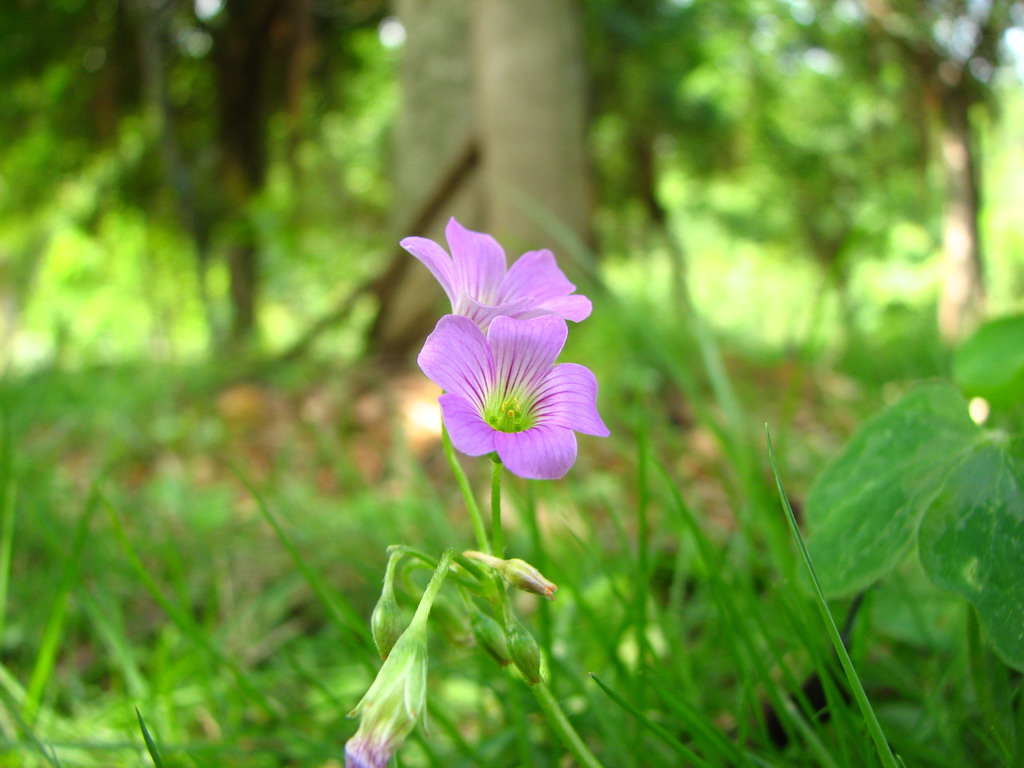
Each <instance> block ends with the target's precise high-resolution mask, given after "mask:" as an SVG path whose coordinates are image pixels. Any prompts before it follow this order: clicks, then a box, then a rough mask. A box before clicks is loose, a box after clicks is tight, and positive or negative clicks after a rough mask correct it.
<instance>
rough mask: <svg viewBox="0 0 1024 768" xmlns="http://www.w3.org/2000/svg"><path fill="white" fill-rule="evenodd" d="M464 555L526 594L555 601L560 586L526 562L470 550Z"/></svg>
mask: <svg viewBox="0 0 1024 768" xmlns="http://www.w3.org/2000/svg"><path fill="white" fill-rule="evenodd" d="M462 554H463V555H465V556H466V557H468V558H470V559H472V560H479V561H480V562H482V563H485V564H486V565H489V566H490V567H491V568H493V569H494V570H496V571H497V572H498V573H500V574H501V577H502V578H503V579H504V580H505V581H507V582H508V583H509V584H511V585H512V586H513V587H516V588H517V589H521V590H523V591H524V592H532V593H533V594H535V595H541V596H543V597H546V598H547V599H548V600H554V599H555V592H556V591H557V589H558V586H557V585H556V584H555V583H554V582H551V581H548V579H546V578H545V577H544V574H542V573H541V572H540V571H538V570H537V569H536V568H535V567H533V566H532V565H530V564H529V563H528V562H526V561H525V560H520V559H519V558H513V559H511V560H502V559H501V558H498V557H494V556H493V555H488V554H485V553H483V552H476V551H474V550H469V551H468V552H463V553H462Z"/></svg>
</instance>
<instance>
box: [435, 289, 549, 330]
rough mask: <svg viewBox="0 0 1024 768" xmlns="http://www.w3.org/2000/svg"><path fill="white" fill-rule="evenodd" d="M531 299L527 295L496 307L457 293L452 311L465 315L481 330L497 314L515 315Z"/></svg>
mask: <svg viewBox="0 0 1024 768" xmlns="http://www.w3.org/2000/svg"><path fill="white" fill-rule="evenodd" d="M532 303H533V302H532V300H531V299H530V297H529V296H524V297H523V298H521V299H516V300H515V301H510V302H506V303H505V304H499V305H498V306H496V307H492V306H490V305H487V304H481V303H480V302H479V301H476V300H475V299H474V298H472V297H471V296H467V295H466V294H465V293H462V294H460V295H459V300H458V302H456V304H455V308H454V310H453V311H454V312H455V314H457V315H465V316H466V317H468V318H469V319H470V320H472V321H473V322H474V323H476V324H477V325H478V326H480V328H481V329H482V330H485V331H486V330H487V329H488V327H490V325H491V321H492V320H494V318H496V317H498V316H499V315H510V316H515V315H516V314H517V313H519V312H521V311H523V310H524V309H526V308H527V307H529V306H530V305H531V304H532Z"/></svg>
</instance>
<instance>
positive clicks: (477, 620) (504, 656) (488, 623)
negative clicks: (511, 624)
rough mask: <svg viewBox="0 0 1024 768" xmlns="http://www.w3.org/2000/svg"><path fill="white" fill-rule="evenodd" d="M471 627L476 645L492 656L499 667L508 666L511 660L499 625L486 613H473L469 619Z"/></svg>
mask: <svg viewBox="0 0 1024 768" xmlns="http://www.w3.org/2000/svg"><path fill="white" fill-rule="evenodd" d="M471 626H472V628H473V637H475V638H476V643H477V645H479V646H480V647H481V648H483V649H484V650H485V651H487V653H489V654H490V655H491V656H493V657H494V660H495V661H497V662H498V663H499V664H501V666H503V667H505V666H508V664H509V662H511V661H512V659H511V657H510V655H509V651H508V642H507V641H506V640H505V633H504V632H503V631H502V629H501V625H500V624H498V622H496V621H495V620H494V619H492V618H491V617H490V616H488V615H487V614H486V613H483V612H482V611H475V612H474V613H473V618H472V619H471Z"/></svg>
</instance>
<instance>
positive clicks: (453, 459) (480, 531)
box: [441, 424, 491, 553]
mask: <svg viewBox="0 0 1024 768" xmlns="http://www.w3.org/2000/svg"><path fill="white" fill-rule="evenodd" d="M441 445H442V446H443V447H444V456H445V458H446V459H448V465H449V466H450V467H451V468H452V474H453V475H455V482H456V483H458V484H459V490H460V491H462V498H463V499H464V500H465V502H466V509H467V510H469V519H470V520H471V521H472V523H473V532H474V533H475V534H476V546H477V548H478V549H479V550H480V551H481V552H487V553H490V551H491V545H490V543H489V541H488V539H487V529H486V528H485V527H484V518H483V515H481V514H480V507H479V506H478V505H477V503H476V498H475V497H474V496H473V489H472V488H470V487H469V478H467V477H466V473H465V472H464V471H463V469H462V465H461V464H459V459H458V457H457V456H456V455H455V448H454V447H453V446H452V439H451V438H450V437H449V436H448V430H447V429H445V426H444V424H442V425H441Z"/></svg>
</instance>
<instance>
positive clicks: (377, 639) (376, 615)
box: [370, 584, 405, 659]
mask: <svg viewBox="0 0 1024 768" xmlns="http://www.w3.org/2000/svg"><path fill="white" fill-rule="evenodd" d="M404 628H405V627H404V624H403V622H402V612H401V611H400V610H399V608H398V601H397V600H395V590H394V589H393V588H392V587H391V585H390V584H386V585H385V586H384V590H383V591H382V592H381V593H380V600H378V601H377V605H375V606H374V607H373V613H372V614H371V615H370V632H371V633H372V634H373V642H374V644H375V645H376V646H377V652H378V653H380V657H381V658H382V659H386V658H387V657H388V654H389V653H391V649H392V648H394V647H395V643H397V642H398V638H399V637H401V635H402V630H403V629H404Z"/></svg>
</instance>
